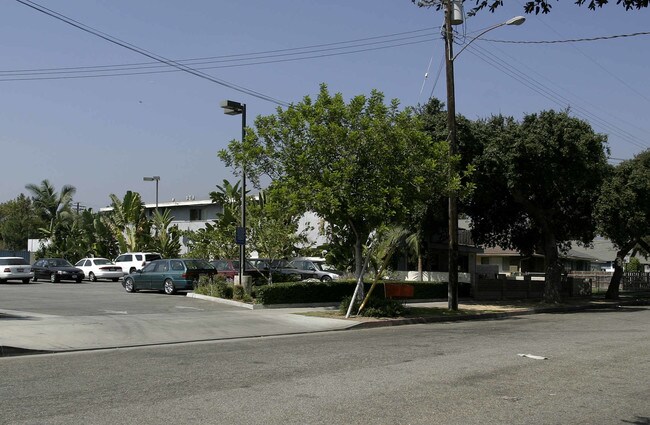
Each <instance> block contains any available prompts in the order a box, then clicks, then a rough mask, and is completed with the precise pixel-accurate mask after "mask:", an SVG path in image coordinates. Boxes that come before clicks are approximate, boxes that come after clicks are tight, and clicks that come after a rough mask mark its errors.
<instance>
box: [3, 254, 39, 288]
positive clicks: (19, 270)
mask: <svg viewBox="0 0 650 425" xmlns="http://www.w3.org/2000/svg"><path fill="white" fill-rule="evenodd" d="M31 278H32V266H30V265H29V263H28V262H27V261H25V259H24V258H22V257H0V283H4V282H6V281H8V280H22V281H23V283H29V281H30V280H31Z"/></svg>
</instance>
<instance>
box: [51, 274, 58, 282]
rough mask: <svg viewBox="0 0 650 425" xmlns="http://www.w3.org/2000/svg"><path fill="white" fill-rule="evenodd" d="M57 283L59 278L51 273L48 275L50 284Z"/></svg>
mask: <svg viewBox="0 0 650 425" xmlns="http://www.w3.org/2000/svg"><path fill="white" fill-rule="evenodd" d="M58 281H59V278H58V277H57V275H56V273H52V274H51V275H50V282H52V283H57V282H58Z"/></svg>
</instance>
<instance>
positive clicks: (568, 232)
mask: <svg viewBox="0 0 650 425" xmlns="http://www.w3.org/2000/svg"><path fill="white" fill-rule="evenodd" d="M476 137H477V140H478V141H479V142H480V143H481V148H482V152H481V153H480V154H479V155H478V156H477V157H475V158H474V160H473V162H474V165H475V167H476V170H475V174H474V184H475V185H476V191H475V193H474V196H473V197H472V199H471V201H470V202H469V204H468V207H467V208H468V213H469V215H470V216H471V217H472V230H473V232H472V233H473V237H474V240H475V241H476V242H478V243H479V244H485V245H488V246H500V247H502V248H511V249H516V250H518V251H520V252H522V253H527V254H532V253H533V252H542V253H543V254H544V256H545V261H546V289H545V294H544V297H545V300H546V301H548V302H557V301H558V300H559V286H560V278H561V273H562V271H563V268H562V265H561V264H560V261H559V250H565V249H568V248H569V246H570V242H571V241H574V240H577V241H583V242H585V243H588V242H590V241H591V240H592V239H593V237H594V234H595V230H596V227H595V224H594V219H593V207H594V205H595V203H596V201H597V199H598V195H599V191H600V186H601V184H602V182H603V179H604V178H605V176H606V172H607V170H608V166H607V159H606V154H607V149H606V137H605V136H603V135H600V134H596V133H594V131H593V130H592V129H591V127H590V126H589V124H588V123H586V122H584V121H581V120H579V119H577V118H573V117H571V116H569V115H568V113H567V112H555V111H544V112H541V113H539V114H531V115H527V116H525V117H524V119H523V121H522V122H517V121H515V120H514V119H513V118H505V117H503V116H495V117H492V118H490V119H487V120H483V121H479V122H477V123H476Z"/></svg>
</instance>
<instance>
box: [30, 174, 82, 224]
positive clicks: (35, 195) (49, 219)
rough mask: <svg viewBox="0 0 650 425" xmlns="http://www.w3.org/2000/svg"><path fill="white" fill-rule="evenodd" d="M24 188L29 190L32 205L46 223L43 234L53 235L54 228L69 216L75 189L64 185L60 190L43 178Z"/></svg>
mask: <svg viewBox="0 0 650 425" xmlns="http://www.w3.org/2000/svg"><path fill="white" fill-rule="evenodd" d="M25 189H27V190H28V191H30V192H31V194H32V199H33V201H34V207H35V208H36V209H37V210H38V211H39V214H40V215H41V217H42V218H43V220H44V221H45V222H46V223H47V224H48V226H49V227H48V228H47V229H42V230H43V232H42V233H43V234H49V235H53V234H54V230H55V228H56V227H57V226H58V225H59V224H61V222H63V221H67V220H69V219H70V218H71V213H72V210H71V208H70V206H71V205H72V198H73V196H74V194H75V193H76V192H77V189H76V188H75V187H74V186H71V185H64V186H63V187H62V188H61V192H60V193H57V191H56V189H55V188H54V186H52V184H51V183H50V182H49V180H47V179H45V180H43V181H42V182H41V184H40V185H36V184H33V183H30V184H28V185H26V186H25Z"/></svg>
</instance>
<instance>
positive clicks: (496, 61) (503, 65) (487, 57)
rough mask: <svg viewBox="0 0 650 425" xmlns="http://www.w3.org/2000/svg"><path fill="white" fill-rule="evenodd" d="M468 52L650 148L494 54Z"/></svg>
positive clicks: (479, 50)
mask: <svg viewBox="0 0 650 425" xmlns="http://www.w3.org/2000/svg"><path fill="white" fill-rule="evenodd" d="M468 51H469V52H470V53H471V54H473V55H474V56H476V57H477V58H478V59H480V60H482V61H483V62H485V63H487V64H488V65H490V66H492V67H495V68H497V69H499V70H501V71H502V72H504V73H505V74H507V75H508V76H510V77H511V78H513V79H515V80H517V81H518V82H520V83H521V84H523V85H525V86H526V87H528V88H530V89H531V90H533V91H535V92H536V93H538V94H540V95H541V96H543V97H545V98H546V99H548V100H550V101H551V102H553V103H555V104H557V105H558V106H560V107H569V108H570V110H571V111H572V113H574V114H575V115H578V116H580V117H582V118H584V119H587V120H589V121H590V122H592V124H594V125H596V126H598V127H600V128H603V129H606V130H608V131H609V132H610V133H613V134H616V135H617V136H619V137H620V138H621V139H622V140H624V141H626V142H628V143H630V144H633V145H635V146H637V147H639V148H642V149H647V148H648V145H647V144H645V143H643V142H642V141H640V140H639V139H637V138H636V137H634V136H633V135H631V134H630V133H628V132H627V131H625V130H622V129H621V128H620V127H618V126H616V125H613V124H611V123H610V122H608V121H607V120H605V119H603V118H601V117H599V116H598V115H596V114H594V113H592V112H591V111H589V110H587V109H585V108H583V107H582V106H579V105H576V104H574V103H572V102H571V100H569V99H568V98H566V97H564V96H563V95H562V94H560V93H558V92H557V91H555V90H553V89H551V88H549V87H547V86H545V85H544V84H542V83H540V82H539V81H537V80H536V79H534V78H532V77H531V76H530V75H527V74H525V73H523V72H521V71H519V70H518V69H517V68H515V67H514V66H512V65H510V64H508V63H507V62H505V61H503V60H501V59H500V58H498V57H497V56H495V55H494V54H492V53H490V52H487V51H484V49H482V48H481V47H479V46H476V45H474V44H473V45H471V46H469V48H468Z"/></svg>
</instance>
